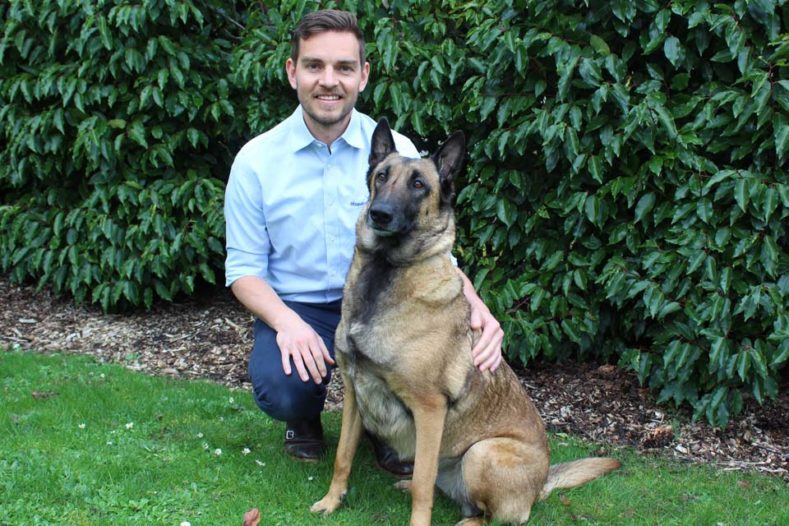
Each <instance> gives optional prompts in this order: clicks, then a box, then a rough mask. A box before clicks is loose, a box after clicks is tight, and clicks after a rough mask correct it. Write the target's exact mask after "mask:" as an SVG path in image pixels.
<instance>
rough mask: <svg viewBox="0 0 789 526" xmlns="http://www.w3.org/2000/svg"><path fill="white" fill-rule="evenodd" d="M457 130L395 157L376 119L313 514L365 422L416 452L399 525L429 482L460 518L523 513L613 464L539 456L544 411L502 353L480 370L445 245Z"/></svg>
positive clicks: (342, 483)
mask: <svg viewBox="0 0 789 526" xmlns="http://www.w3.org/2000/svg"><path fill="white" fill-rule="evenodd" d="M464 155H465V139H464V137H463V134H462V133H459V132H456V133H455V134H453V135H452V136H450V137H449V138H448V139H447V140H446V142H444V144H443V145H442V146H441V147H440V149H439V150H438V152H437V153H436V154H435V155H433V157H432V158H430V159H408V158H405V157H402V156H400V155H398V154H397V152H396V151H395V145H394V140H393V138H392V133H391V131H390V129H389V125H388V124H387V122H386V120H381V121H380V122H379V123H378V125H377V127H376V129H375V131H374V133H373V138H372V152H371V154H370V168H369V172H368V181H369V186H370V198H369V200H368V202H367V205H366V206H365V208H364V210H363V212H362V214H361V216H360V217H359V221H358V222H357V225H356V248H355V251H354V256H353V261H352V263H351V268H350V271H349V273H348V277H347V280H346V284H345V289H344V295H343V303H342V317H341V320H340V324H339V326H338V328H337V332H336V340H335V350H336V357H337V363H338V366H339V368H340V373H341V374H342V379H343V382H344V386H345V387H344V407H343V413H342V429H341V431H340V439H339V443H338V446H337V457H336V459H335V462H334V475H333V478H332V481H331V486H330V487H329V491H328V493H327V494H326V496H325V497H323V499H321V500H320V501H319V502H316V503H315V504H314V505H313V506H312V511H314V512H323V513H331V512H333V511H334V510H335V509H337V507H338V506H339V505H340V501H341V500H342V498H343V496H344V495H345V492H346V490H347V486H348V476H349V475H350V471H351V463H352V461H353V457H354V454H355V452H356V448H357V445H358V443H359V439H360V437H361V436H362V432H363V429H367V430H369V431H371V432H372V433H374V434H376V435H378V436H380V437H382V438H383V439H384V440H385V441H386V442H387V443H388V444H389V445H390V446H392V447H393V448H394V449H395V450H396V451H397V452H398V454H399V455H400V457H401V458H404V459H406V458H407V459H414V473H413V477H412V479H411V480H410V481H405V482H401V483H398V485H399V487H400V488H401V489H410V492H411V497H412V506H411V525H412V526H426V525H429V524H430V518H431V512H432V508H433V492H434V487H435V486H438V487H439V489H441V490H442V491H443V492H444V493H446V494H447V495H448V496H449V497H450V498H452V499H453V500H454V501H456V502H457V503H458V504H459V505H460V507H461V510H462V514H463V517H464V519H463V520H461V521H460V522H459V523H458V526H459V525H463V526H472V525H482V524H485V523H486V521H488V520H489V519H495V520H499V521H502V522H506V523H514V524H523V523H525V522H526V521H527V520H528V518H529V513H530V511H531V507H532V504H533V503H534V502H535V501H536V500H540V499H544V498H545V497H547V496H548V494H549V493H550V492H551V490H553V489H555V488H570V487H574V486H578V485H580V484H583V483H585V482H587V481H589V480H592V479H594V478H596V477H598V476H600V475H603V474H604V473H607V472H608V471H611V470H613V469H616V468H617V467H619V462H618V461H616V460H614V459H610V458H587V459H583V460H578V461H575V462H569V463H566V464H558V465H555V466H549V452H548V440H547V438H546V435H545V430H544V427H543V423H542V419H541V418H540V415H539V414H538V413H537V410H536V408H535V407H534V404H533V403H532V401H531V399H530V398H529V397H528V395H527V394H526V392H525V390H524V388H523V387H522V386H521V384H520V382H519V381H518V379H517V377H516V376H515V373H513V371H512V369H510V367H509V366H508V365H507V364H506V363H502V364H501V365H500V366H499V367H498V369H496V371H495V372H493V373H491V372H489V371H488V372H484V373H483V372H480V371H479V370H478V369H477V367H475V366H474V364H473V362H472V356H471V349H472V346H473V344H474V342H475V341H476V339H477V338H478V334H475V333H474V332H473V331H472V330H471V329H470V328H469V316H470V308H469V304H468V302H467V301H466V298H465V296H464V295H463V291H462V286H463V285H462V281H461V278H460V276H459V274H458V273H457V272H456V269H455V268H454V266H453V262H452V258H451V255H450V252H451V249H452V245H453V243H454V241H455V220H454V213H453V210H452V203H453V199H454V188H453V179H454V178H455V176H456V175H457V173H458V171H459V170H460V168H461V165H462V163H463V157H464Z"/></svg>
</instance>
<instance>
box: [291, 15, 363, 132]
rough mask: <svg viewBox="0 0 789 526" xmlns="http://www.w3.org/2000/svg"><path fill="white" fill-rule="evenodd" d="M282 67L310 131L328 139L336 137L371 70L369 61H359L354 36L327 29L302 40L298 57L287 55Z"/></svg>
mask: <svg viewBox="0 0 789 526" xmlns="http://www.w3.org/2000/svg"><path fill="white" fill-rule="evenodd" d="M285 69H286V70H287V72H288V80H289V81H290V85H291V86H292V87H293V89H295V90H296V95H297V96H298V99H299V102H300V103H301V105H302V107H303V108H304V120H305V122H306V123H307V127H308V128H309V129H310V131H311V132H312V134H313V135H314V136H315V137H316V138H317V139H320V140H323V141H328V142H331V141H333V140H334V139H336V138H337V137H339V136H340V135H341V134H342V132H344V131H345V128H346V126H348V121H350V119H351V110H353V107H354V105H355V104H356V99H357V98H358V97H359V93H360V92H361V91H363V90H364V88H365V86H367V76H368V74H369V72H370V65H369V64H368V63H366V62H365V63H364V64H360V63H359V42H358V40H356V37H355V36H354V35H353V34H352V33H347V32H338V31H327V32H324V33H318V34H316V35H313V36H311V37H310V38H309V39H307V40H301V41H300V42H299V57H298V61H297V62H296V63H294V62H293V60H292V59H288V61H287V63H286V64H285Z"/></svg>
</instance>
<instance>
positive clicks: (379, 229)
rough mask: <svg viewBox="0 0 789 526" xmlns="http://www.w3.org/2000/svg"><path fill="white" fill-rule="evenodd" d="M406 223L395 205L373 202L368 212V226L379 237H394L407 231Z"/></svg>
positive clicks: (385, 202)
mask: <svg viewBox="0 0 789 526" xmlns="http://www.w3.org/2000/svg"><path fill="white" fill-rule="evenodd" d="M406 223H407V222H406V221H405V218H404V217H403V214H402V212H401V211H400V210H398V207H396V206H395V205H394V204H393V203H391V202H387V201H383V202H373V203H372V204H371V205H370V209H369V210H368V211H367V226H369V227H370V228H372V229H373V231H374V232H375V233H376V234H378V235H379V236H393V235H396V234H399V233H401V232H403V231H404V230H405V229H406Z"/></svg>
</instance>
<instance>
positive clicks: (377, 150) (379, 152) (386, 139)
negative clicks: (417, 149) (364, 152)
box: [369, 118, 397, 166]
mask: <svg viewBox="0 0 789 526" xmlns="http://www.w3.org/2000/svg"><path fill="white" fill-rule="evenodd" d="M396 151H397V148H395V142H394V137H392V130H390V129H389V122H388V121H387V120H386V118H382V119H381V120H380V121H378V126H376V127H375V131H374V132H373V140H372V147H371V148H370V159H369V163H370V166H375V165H376V164H378V163H380V162H381V161H383V160H384V159H385V158H386V156H387V155H389V154H390V153H392V152H396Z"/></svg>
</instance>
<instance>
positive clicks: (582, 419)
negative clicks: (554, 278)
mask: <svg viewBox="0 0 789 526" xmlns="http://www.w3.org/2000/svg"><path fill="white" fill-rule="evenodd" d="M0 302H1V304H2V309H0V348H7V349H24V350H30V351H37V352H56V351H64V352H70V353H77V354H88V355H93V356H95V357H96V358H98V359H99V360H101V361H103V362H113V363H119V364H122V365H124V366H126V367H128V368H129V369H133V370H137V371H142V372H145V373H148V374H155V375H166V376H173V377H182V378H203V379H209V380H212V381H215V382H219V383H221V384H224V385H227V386H230V387H234V388H240V389H245V390H249V389H250V384H249V378H248V377H247V373H246V359H247V355H248V352H249V349H250V347H251V344H252V333H251V326H252V317H251V316H250V315H249V314H248V313H247V312H245V311H244V309H243V308H242V307H240V306H239V305H238V303H237V302H236V301H235V300H234V299H233V298H232V297H231V296H230V295H229V294H228V293H227V292H225V291H220V292H214V293H212V294H209V295H205V296H204V297H202V298H199V299H192V300H189V301H186V302H183V303H175V304H166V305H159V306H156V307H155V308H154V309H153V310H152V311H149V312H144V313H142V312H141V313H131V314H122V315H121V314H103V313H102V312H101V311H100V310H99V309H97V308H95V307H92V306H84V305H75V304H74V303H73V302H72V301H70V300H69V299H64V298H58V297H55V296H53V295H52V294H51V293H49V292H48V291H46V290H44V291H40V292H39V291H36V290H35V289H34V288H33V287H28V286H17V285H13V284H11V283H10V282H9V280H8V279H7V278H6V277H4V276H0ZM517 373H518V375H519V377H520V378H521V381H522V383H523V385H524V386H525V387H526V388H527V390H528V392H529V394H530V395H531V397H532V398H533V399H534V402H535V404H536V405H537V408H538V409H539V410H540V413H541V414H542V416H543V418H544V420H545V423H546V426H547V428H548V429H549V430H551V431H555V432H559V433H562V432H564V433H572V434H575V435H580V436H582V437H584V438H587V439H590V440H593V441H595V442H598V443H602V444H605V445H606V446H614V447H616V446H623V445H626V446H632V447H635V448H637V449H638V450H640V451H643V452H645V453H656V454H661V455H667V456H670V457H674V458H678V459H681V460H685V461H689V462H698V463H711V464H714V465H715V466H717V467H718V468H719V469H724V470H756V471H760V472H764V473H769V474H773V475H776V476H779V477H782V478H783V479H784V480H786V481H787V482H789V393H787V392H786V387H787V386H786V385H783V386H782V390H781V392H780V395H779V397H778V399H776V400H771V401H768V402H766V403H765V404H764V405H762V406H760V405H759V404H758V403H756V402H755V401H753V400H747V401H746V404H745V409H744V412H743V413H742V414H741V415H739V416H738V417H736V418H735V419H733V421H732V422H731V423H730V424H729V425H728V426H727V427H726V428H724V429H716V428H712V427H710V426H709V425H707V424H706V423H704V422H692V421H691V419H690V418H689V414H688V413H687V412H686V411H682V410H680V411H676V410H674V409H671V408H669V407H663V406H658V405H657V404H656V403H655V400H654V396H653V394H652V393H650V392H649V391H648V390H646V389H643V388H641V387H640V386H639V385H638V381H637V380H636V378H635V376H634V375H633V374H631V373H629V372H627V371H622V370H619V369H617V368H616V367H614V366H612V365H589V364H577V363H563V364H543V365H530V366H529V367H528V368H527V369H522V368H521V369H518V370H517ZM334 378H336V380H332V383H331V385H330V388H329V396H328V400H327V409H329V410H336V409H337V408H338V407H340V406H341V404H342V387H341V385H340V382H339V375H334Z"/></svg>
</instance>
